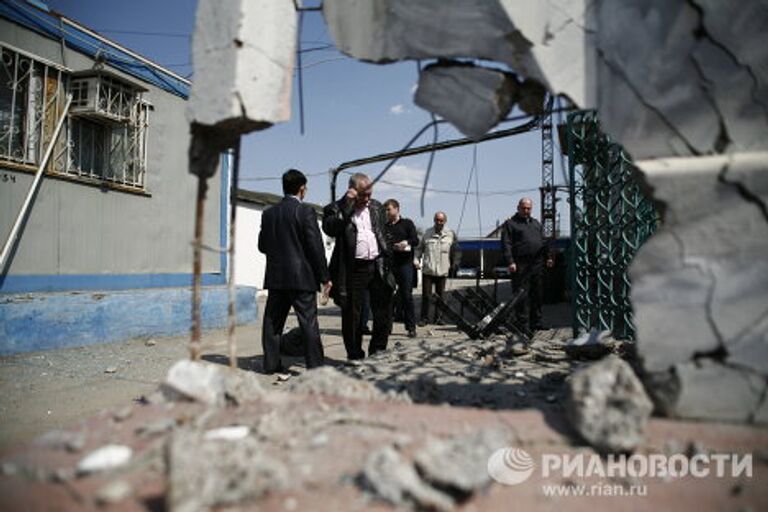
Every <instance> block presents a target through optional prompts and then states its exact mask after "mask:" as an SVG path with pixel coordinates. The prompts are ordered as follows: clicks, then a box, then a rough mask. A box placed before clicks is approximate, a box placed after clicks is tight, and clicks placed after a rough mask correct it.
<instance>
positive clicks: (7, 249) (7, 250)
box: [0, 96, 72, 272]
mask: <svg viewBox="0 0 768 512" xmlns="http://www.w3.org/2000/svg"><path fill="white" fill-rule="evenodd" d="M71 104H72V96H69V97H67V103H66V104H65V105H64V111H63V112H62V113H61V117H60V118H59V121H58V123H57V124H56V129H55V130H54V131H53V136H52V137H51V142H50V143H48V148H46V150H45V154H44V155H43V159H42V161H41V162H40V165H39V166H38V168H37V172H36V173H35V178H34V180H32V185H31V186H30V187H29V190H28V191H27V197H26V198H25V199H24V203H23V204H22V205H21V210H20V211H19V214H18V215H17V216H16V221H15V222H14V223H13V227H12V228H11V233H10V234H9V235H8V240H6V241H5V245H4V246H3V252H2V253H1V254H0V272H2V271H4V270H5V265H6V263H7V261H8V257H9V256H10V254H11V249H12V248H13V247H14V246H15V245H16V240H17V239H18V236H19V232H20V231H21V226H22V224H23V223H24V219H25V218H26V217H27V213H28V212H29V208H30V207H31V205H32V200H33V199H34V197H35V193H36V192H37V189H38V188H39V186H40V181H41V180H42V178H43V173H44V172H45V167H46V166H47V165H48V159H49V158H50V157H51V153H52V152H53V146H54V145H56V139H58V138H59V133H60V132H61V128H62V126H64V121H65V120H66V119H67V114H68V113H69V106H70V105H71Z"/></svg>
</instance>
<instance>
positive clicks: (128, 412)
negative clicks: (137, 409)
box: [112, 405, 133, 422]
mask: <svg viewBox="0 0 768 512" xmlns="http://www.w3.org/2000/svg"><path fill="white" fill-rule="evenodd" d="M132 415H133V407H131V406H130V405H126V406H125V407H121V408H120V409H118V410H116V411H113V412H112V419H114V420H115V421H117V422H122V421H125V420H127V419H128V418H130V417H131V416H132Z"/></svg>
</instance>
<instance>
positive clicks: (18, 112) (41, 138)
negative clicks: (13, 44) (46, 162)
mask: <svg viewBox="0 0 768 512" xmlns="http://www.w3.org/2000/svg"><path fill="white" fill-rule="evenodd" d="M0 52H2V54H1V56H0V159H1V160H6V161H10V162H13V163H17V164H23V165H33V166H34V165H38V164H39V163H40V159H41V158H42V156H43V153H44V151H45V148H46V147H47V146H48V144H49V143H50V140H51V137H52V136H53V131H54V130H55V128H56V122H57V121H58V120H59V117H60V116H61V112H62V111H63V109H64V104H65V102H66V101H65V89H66V85H67V83H66V82H67V79H68V77H67V75H66V73H65V72H64V71H62V69H61V68H57V67H54V66H53V65H49V64H45V63H43V62H42V61H40V60H37V59H34V58H32V57H30V56H28V55H26V54H22V53H20V52H17V51H14V50H12V49H10V48H6V47H2V48H1V49H0Z"/></svg>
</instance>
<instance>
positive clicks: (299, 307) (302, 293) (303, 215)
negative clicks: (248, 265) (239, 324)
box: [259, 169, 331, 373]
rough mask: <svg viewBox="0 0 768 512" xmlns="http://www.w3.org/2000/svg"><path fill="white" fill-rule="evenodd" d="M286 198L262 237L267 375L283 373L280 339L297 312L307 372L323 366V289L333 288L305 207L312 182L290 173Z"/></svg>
mask: <svg viewBox="0 0 768 512" xmlns="http://www.w3.org/2000/svg"><path fill="white" fill-rule="evenodd" d="M283 193H284V194H285V197H284V198H283V200H282V201H280V202H279V203H278V204H276V205H275V206H273V207H271V208H269V209H267V210H266V211H265V212H264V214H263V216H262V217H261V232H260V233H259V251H261V252H263V253H264V254H266V256H267V269H266V272H265V274H264V288H265V289H266V290H269V295H268V297H267V305H266V307H265V308H264V324H263V327H262V337H261V343H262V346H263V348H264V365H263V367H264V371H265V372H266V373H274V372H277V371H281V370H282V369H283V368H282V365H281V363H280V335H281V334H282V332H283V327H284V326H285V319H286V317H287V316H288V311H289V310H290V309H291V306H293V310H294V311H295V312H296V317H297V319H298V321H299V327H300V329H301V334H302V342H303V348H304V359H305V361H306V364H307V368H315V367H317V366H320V365H322V364H323V359H324V356H323V344H322V342H321V340H320V329H319V327H318V324H317V296H316V293H317V291H318V289H319V287H320V283H322V284H323V285H324V289H325V291H326V292H327V290H328V289H329V288H330V286H331V281H330V276H329V273H328V265H327V263H326V261H325V249H324V246H323V237H322V235H321V234H320V228H318V226H317V214H316V213H315V210H313V209H312V208H311V207H310V206H308V205H306V204H304V203H303V202H302V201H303V199H304V196H305V195H306V193H307V178H306V176H304V174H302V173H301V172H300V171H297V170H295V169H290V170H289V171H286V172H285V174H283Z"/></svg>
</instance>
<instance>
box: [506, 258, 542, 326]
mask: <svg viewBox="0 0 768 512" xmlns="http://www.w3.org/2000/svg"><path fill="white" fill-rule="evenodd" d="M543 274H544V266H543V265H542V263H541V262H540V261H537V262H525V261H523V262H518V263H517V272H515V273H513V274H512V291H513V292H514V291H517V290H519V289H521V288H522V289H523V293H524V295H523V297H522V298H521V300H520V302H518V303H517V304H516V305H515V313H514V315H515V323H516V324H517V325H518V326H519V327H522V328H524V329H525V330H531V328H537V327H539V326H541V303H542V296H543V295H542V294H543V291H544V290H543V286H542V280H543Z"/></svg>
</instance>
